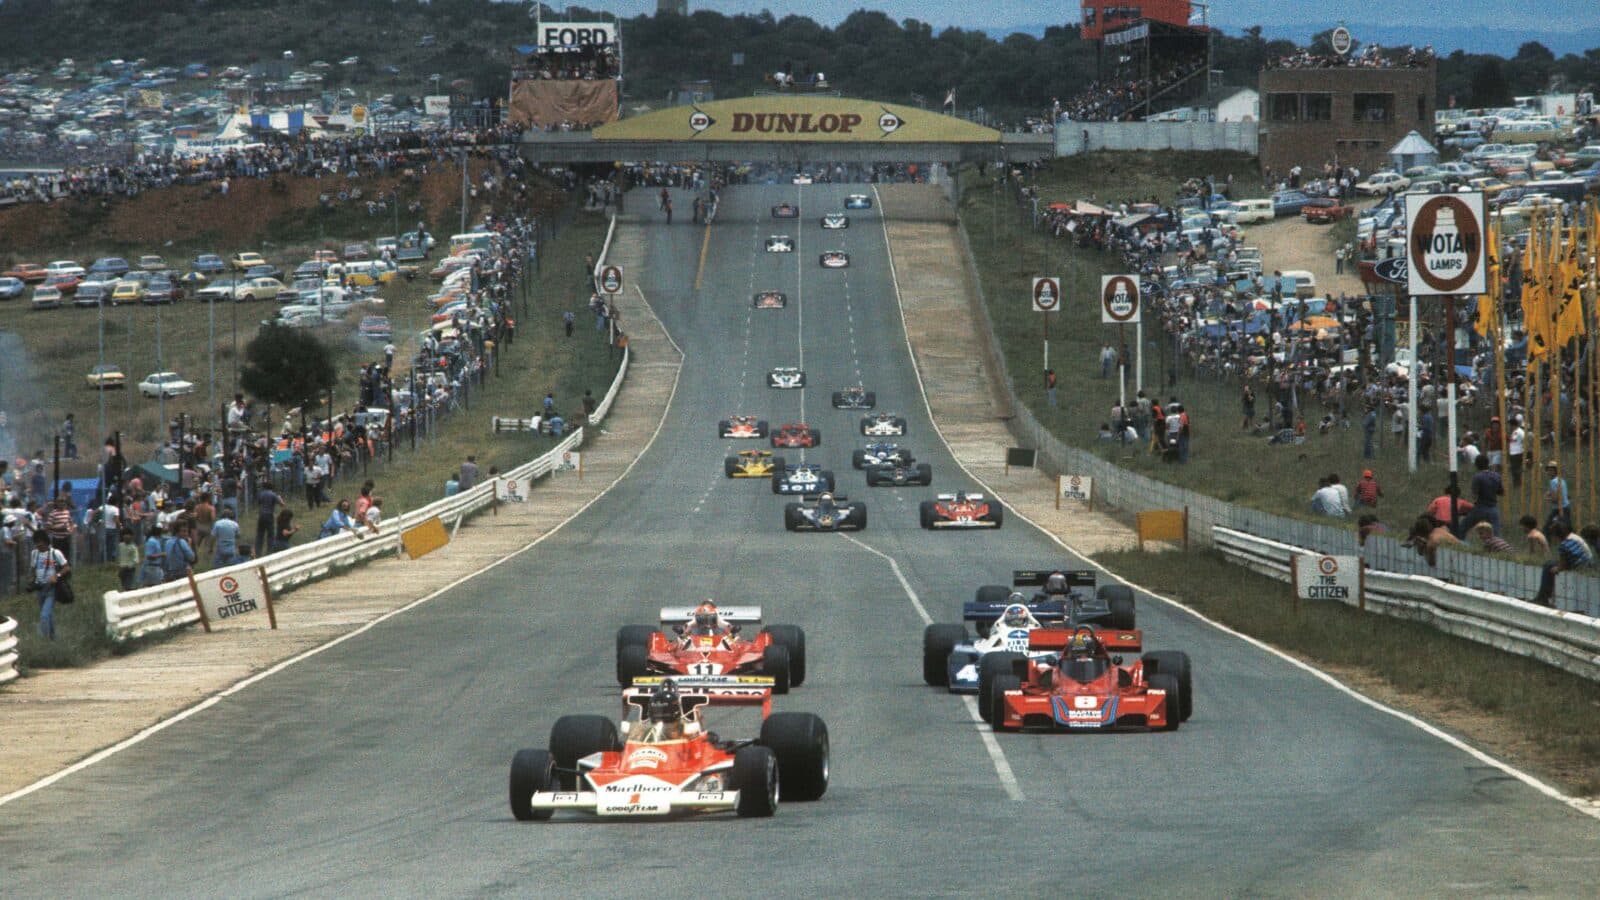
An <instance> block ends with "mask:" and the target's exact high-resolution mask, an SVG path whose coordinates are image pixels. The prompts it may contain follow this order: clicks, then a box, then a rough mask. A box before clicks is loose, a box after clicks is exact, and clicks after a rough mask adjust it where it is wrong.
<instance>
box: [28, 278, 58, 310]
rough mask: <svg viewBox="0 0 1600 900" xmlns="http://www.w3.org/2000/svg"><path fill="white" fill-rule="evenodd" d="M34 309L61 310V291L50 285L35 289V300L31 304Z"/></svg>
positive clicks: (42, 285)
mask: <svg viewBox="0 0 1600 900" xmlns="http://www.w3.org/2000/svg"><path fill="white" fill-rule="evenodd" d="M30 306H31V308H33V309H59V308H60V307H61V291H60V290H59V289H57V288H55V287H52V286H50V285H48V284H41V285H39V286H38V287H36V288H34V289H33V300H32V301H31V302H30Z"/></svg>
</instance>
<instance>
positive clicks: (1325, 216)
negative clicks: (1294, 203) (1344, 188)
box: [1300, 197, 1356, 224]
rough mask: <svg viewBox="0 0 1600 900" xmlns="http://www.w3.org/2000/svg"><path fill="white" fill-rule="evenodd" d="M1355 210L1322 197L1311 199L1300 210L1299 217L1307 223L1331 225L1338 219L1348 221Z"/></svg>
mask: <svg viewBox="0 0 1600 900" xmlns="http://www.w3.org/2000/svg"><path fill="white" fill-rule="evenodd" d="M1355 211H1356V208H1355V207H1354V206H1351V205H1350V204H1348V203H1341V202H1339V201H1338V200H1333V199H1331V198H1327V197H1322V198H1317V199H1313V200H1311V201H1310V202H1308V203H1307V204H1306V205H1305V206H1303V207H1301V208H1300V215H1301V216H1303V217H1304V218H1305V220H1306V221H1307V222H1319V223H1324V224H1328V223H1333V222H1337V221H1339V220H1340V219H1348V218H1350V217H1351V216H1352V215H1354V214H1355Z"/></svg>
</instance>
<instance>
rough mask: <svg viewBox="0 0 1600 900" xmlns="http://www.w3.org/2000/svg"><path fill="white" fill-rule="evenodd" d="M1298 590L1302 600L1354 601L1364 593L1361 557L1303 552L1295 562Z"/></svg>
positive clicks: (1295, 582) (1297, 594) (1296, 591)
mask: <svg viewBox="0 0 1600 900" xmlns="http://www.w3.org/2000/svg"><path fill="white" fill-rule="evenodd" d="M1294 590H1295V594H1296V596H1298V597H1299V598H1300V599H1301V600H1338V601H1339V602H1340V603H1350V602H1353V601H1354V600H1355V599H1356V598H1357V597H1358V596H1359V593H1360V591H1361V557H1359V556H1319V555H1317V554H1315V553H1302V554H1300V555H1299V557H1298V558H1297V559H1296V560H1295V566H1294Z"/></svg>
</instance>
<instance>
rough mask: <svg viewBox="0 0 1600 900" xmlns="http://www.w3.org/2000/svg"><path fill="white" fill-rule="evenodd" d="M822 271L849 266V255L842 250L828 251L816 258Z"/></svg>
mask: <svg viewBox="0 0 1600 900" xmlns="http://www.w3.org/2000/svg"><path fill="white" fill-rule="evenodd" d="M818 260H819V261H820V262H821V263H822V267H823V268H824V269H843V268H845V267H847V266H849V265H850V254H848V253H846V252H844V251H843V250H829V251H828V252H826V253H824V254H822V256H820V257H818Z"/></svg>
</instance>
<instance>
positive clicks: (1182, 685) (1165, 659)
mask: <svg viewBox="0 0 1600 900" xmlns="http://www.w3.org/2000/svg"><path fill="white" fill-rule="evenodd" d="M1144 667H1145V670H1146V671H1147V672H1148V673H1149V674H1152V675H1154V674H1161V675H1171V676H1172V677H1174V678H1176V679H1178V694H1179V697H1178V718H1180V719H1182V720H1183V721H1185V722H1187V721H1189V716H1190V715H1192V714H1193V713H1194V676H1193V674H1192V673H1191V672H1190V670H1189V654H1187V653H1184V652H1183V651H1181V650H1152V651H1151V652H1149V653H1146V654H1145V655H1144Z"/></svg>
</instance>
